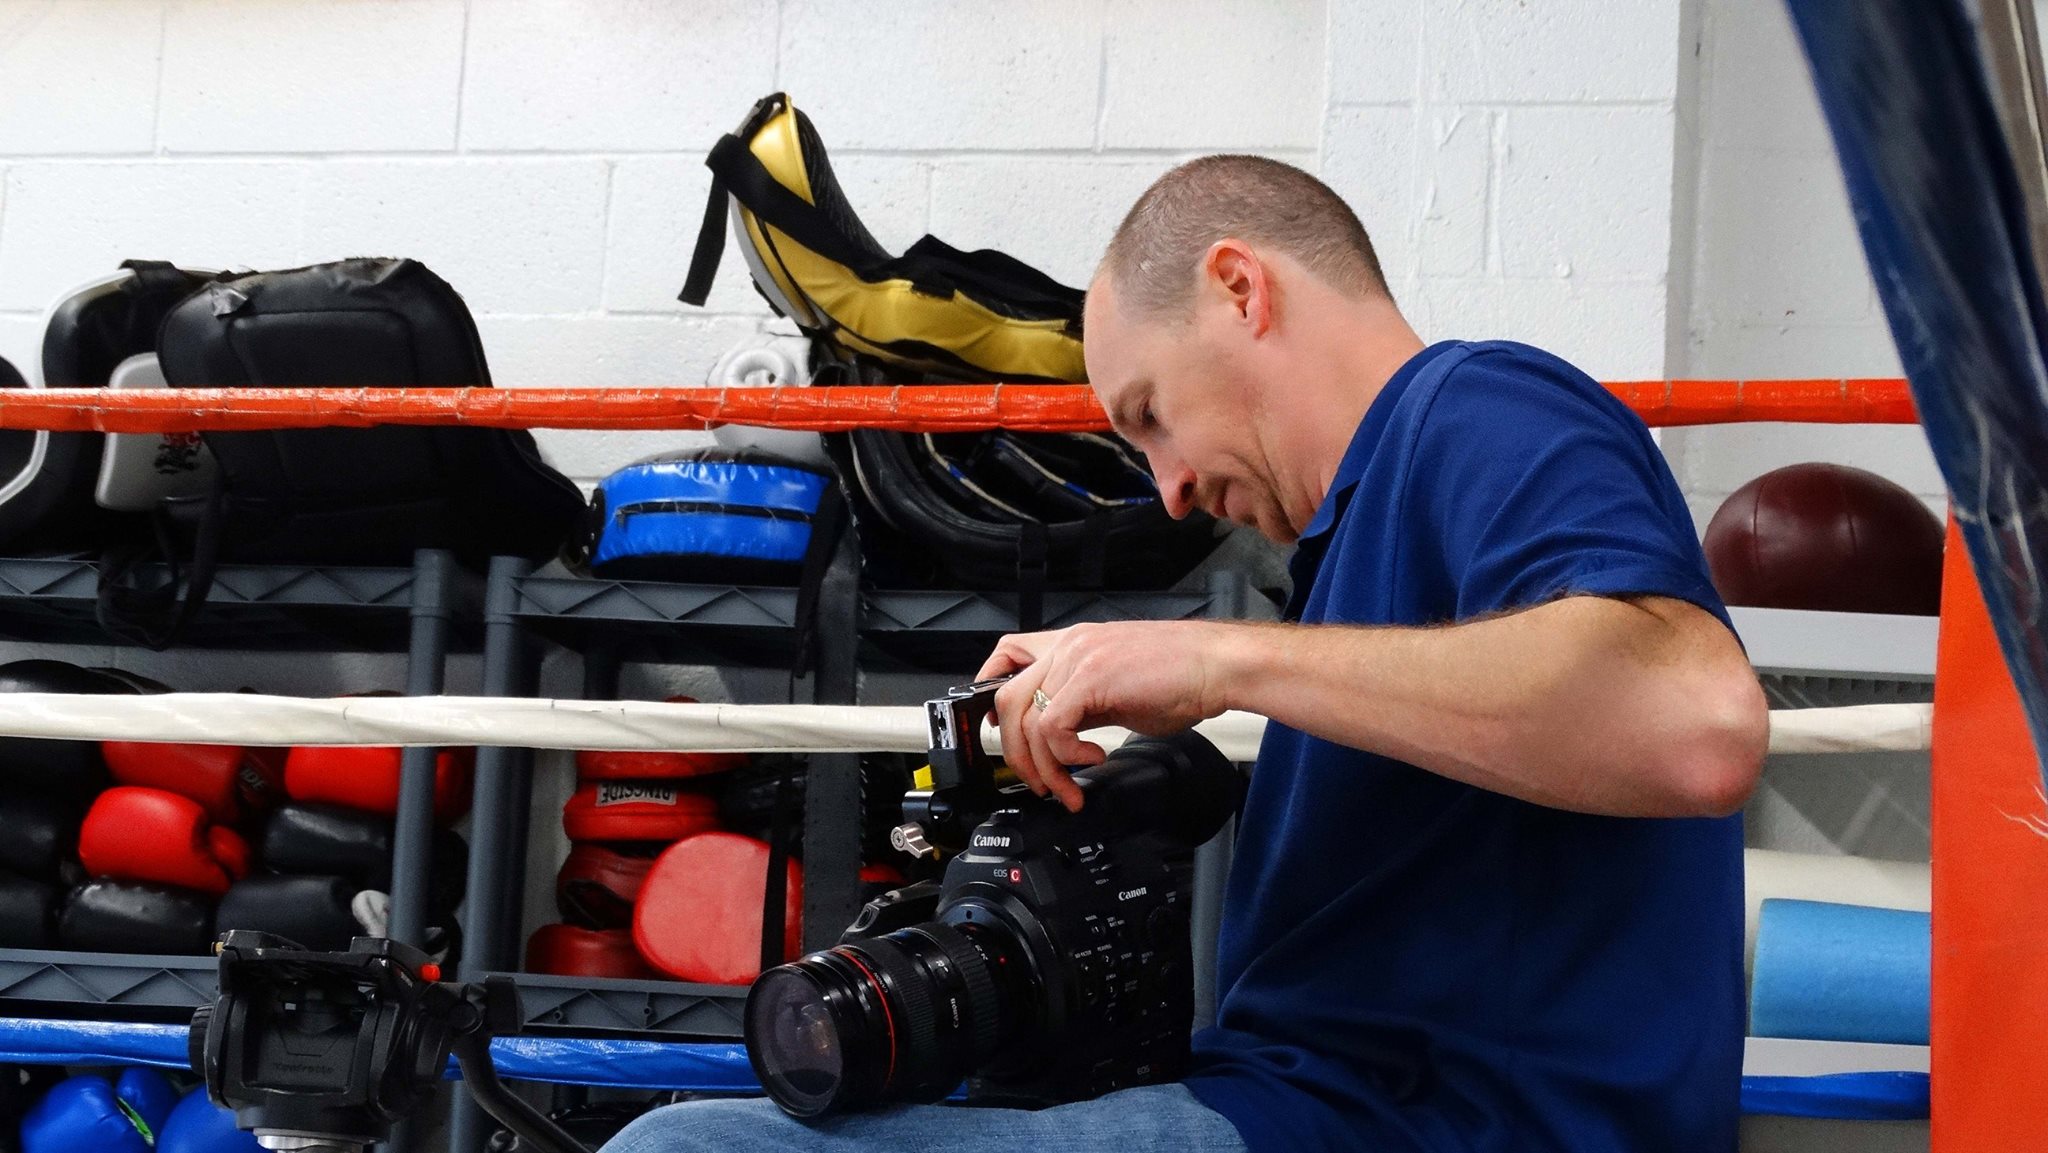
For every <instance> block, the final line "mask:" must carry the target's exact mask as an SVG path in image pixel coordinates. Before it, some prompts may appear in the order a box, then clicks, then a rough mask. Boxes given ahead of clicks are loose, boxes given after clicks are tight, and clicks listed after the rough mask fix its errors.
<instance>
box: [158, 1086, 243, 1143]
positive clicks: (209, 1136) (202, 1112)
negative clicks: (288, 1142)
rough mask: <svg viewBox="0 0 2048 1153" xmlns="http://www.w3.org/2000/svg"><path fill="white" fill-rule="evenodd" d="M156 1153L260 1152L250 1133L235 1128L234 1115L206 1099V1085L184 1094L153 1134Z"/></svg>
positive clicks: (232, 1112) (231, 1111) (229, 1110)
mask: <svg viewBox="0 0 2048 1153" xmlns="http://www.w3.org/2000/svg"><path fill="white" fill-rule="evenodd" d="M156 1153H262V1146H260V1145H258V1144H256V1135H255V1134H254V1133H244V1132H242V1131H241V1130H240V1129H237V1128H235V1114H234V1111H233V1110H231V1109H223V1108H221V1107H220V1106H218V1105H216V1104H214V1103H213V1102H211V1101H209V1100H207V1099H206V1087H205V1086H203V1085H202V1086H200V1087H199V1088H197V1089H194V1090H192V1091H191V1092H190V1093H187V1094H185V1099H184V1100H183V1101H180V1102H178V1107H177V1108H176V1109H173V1110H171V1119H170V1120H168V1121H166V1122H164V1127H163V1130H162V1131H161V1132H159V1133H158V1134H157V1138H156Z"/></svg>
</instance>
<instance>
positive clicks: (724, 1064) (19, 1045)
mask: <svg viewBox="0 0 2048 1153" xmlns="http://www.w3.org/2000/svg"><path fill="white" fill-rule="evenodd" d="M186 1032H187V1031H186V1029H185V1027H184V1026H182V1025H139V1024H132V1023H126V1022H111V1023H110V1022H97V1023H96V1022H89V1021H40V1020H28V1019H22V1018H0V1062H9V1063H17V1064H24V1065H155V1066H158V1067H160V1068H166V1069H183V1068H185V1067H186V1065H185V1038H186ZM491 1057H492V1060H493V1061H494V1062H495V1063H496V1065H497V1067H498V1074H499V1075H500V1076H502V1077H505V1078H508V1079H512V1080H520V1081H549V1082H554V1083H556V1084H563V1085H600V1086H604V1087H607V1088H614V1089H650V1090H652V1089H687V1090H692V1091H695V1092H703V1093H712V1092H724V1093H734V1092H741V1093H744V1092H754V1091H757V1090H758V1085H757V1084H756V1082H755V1080H754V1072H753V1070H752V1068H750V1067H749V1066H748V1064H747V1051H746V1049H745V1048H744V1047H743V1046H739V1045H729V1044H686V1043H680V1042H662V1041H606V1040H596V1039H588V1038H565V1037H500V1038H498V1039H496V1040H494V1041H492V1042H491ZM453 1071H454V1070H453V1067H452V1066H451V1067H450V1073H451V1075H452V1074H453ZM1742 1110H1743V1112H1745V1113H1776V1114H1784V1115H1789V1116H1794V1117H1834V1118H1842V1119H1846V1120H1898V1119H1913V1118H1919V1117H1925V1116H1927V1074H1925V1073H1839V1074H1833V1075H1829V1076H1822V1077H1744V1078H1743V1079H1742Z"/></svg>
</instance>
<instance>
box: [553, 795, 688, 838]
mask: <svg viewBox="0 0 2048 1153" xmlns="http://www.w3.org/2000/svg"><path fill="white" fill-rule="evenodd" d="M717 827H718V802H717V801H716V800H714V799H713V798H711V797H709V796H706V795H705V794H703V793H693V792H691V791H690V790H689V789H687V788H685V787H683V786H682V785H681V784H679V783H678V782H675V781H593V782H591V783H590V784H587V785H584V786H583V787H582V788H580V789H577V790H576V791H575V793H573V794H571V795H570V797H569V803H568V804H566V805H564V806H562V831H563V832H566V833H568V834H569V839H570V840H571V841H680V840H682V839H683V838H684V837H690V836H695V835H696V834H698V833H703V832H709V831H710V830H712V829H716V828H717Z"/></svg>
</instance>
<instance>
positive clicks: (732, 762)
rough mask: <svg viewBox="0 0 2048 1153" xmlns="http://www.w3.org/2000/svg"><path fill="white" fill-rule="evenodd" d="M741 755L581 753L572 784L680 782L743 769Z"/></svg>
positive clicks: (678, 700)
mask: <svg viewBox="0 0 2048 1153" xmlns="http://www.w3.org/2000/svg"><path fill="white" fill-rule="evenodd" d="M664 703H666V704H671V705H694V704H696V703H697V698H696V697H670V698H669V699H668V700H667V701H666V702H664ZM751 759H752V758H750V757H748V756H747V754H745V753H670V752H662V753H653V752H636V751H633V750H628V749H585V750H584V751H582V752H580V753H577V754H576V783H577V784H582V785H587V784H589V783H590V782H592V781H646V780H654V781H680V780H682V779H684V778H685V777H705V776H710V775H711V774H712V773H726V772H731V771H732V770H734V769H744V768H746V767H747V764H748V762H749V761H750V760H751Z"/></svg>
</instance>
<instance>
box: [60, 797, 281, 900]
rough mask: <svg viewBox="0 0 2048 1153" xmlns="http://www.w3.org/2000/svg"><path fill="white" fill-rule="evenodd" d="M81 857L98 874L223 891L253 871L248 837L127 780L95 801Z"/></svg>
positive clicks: (188, 804)
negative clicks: (209, 820) (246, 838)
mask: <svg viewBox="0 0 2048 1153" xmlns="http://www.w3.org/2000/svg"><path fill="white" fill-rule="evenodd" d="M78 859H79V861H80V862H82V863H83V864H84V865H85V868H86V871H87V872H89V873H91V874H92V875H93V876H95V877H112V878H114V879H116V880H121V881H144V882H149V883H152V884H158V885H176V886H178V887H180V888H186V889H197V890H199V891H200V892H203V893H211V894H213V895H214V896H219V895H220V894H222V893H225V892H227V891H228V886H229V885H231V884H233V883H234V882H235V881H237V880H239V879H241V878H242V877H245V876H247V875H248V873H249V842H247V841H245V840H243V839H242V838H241V835H240V834H238V833H236V832H235V831H234V830H233V829H230V828H227V827H226V826H224V825H215V824H211V823H210V822H208V820H207V819H206V808H205V806H203V805H201V804H200V803H199V802H198V801H195V800H193V799H192V798H190V797H182V796H179V795H178V794H176V793H172V792H166V791H164V790H163V789H144V788H137V787H134V786H131V785H123V786H119V787H117V788H112V789H108V790H107V791H106V792H104V793H101V794H100V796H99V799H98V800H96V801H94V802H93V805H92V811H91V812H88V813H87V814H86V815H85V824H84V825H82V826H81V827H80V828H79V830H78Z"/></svg>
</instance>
